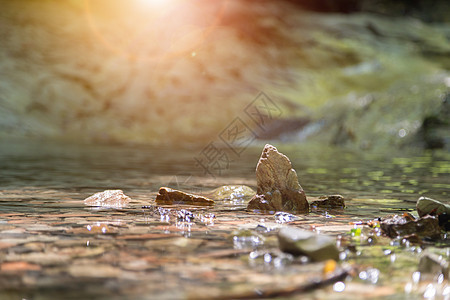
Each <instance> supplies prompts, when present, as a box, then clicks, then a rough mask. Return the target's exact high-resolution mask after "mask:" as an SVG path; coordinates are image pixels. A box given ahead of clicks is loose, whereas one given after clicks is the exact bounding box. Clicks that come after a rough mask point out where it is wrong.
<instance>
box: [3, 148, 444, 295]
mask: <svg viewBox="0 0 450 300" xmlns="http://www.w3.org/2000/svg"><path fill="white" fill-rule="evenodd" d="M276 146H278V149H279V150H280V151H281V152H283V153H285V154H286V155H287V156H288V157H290V158H291V160H292V163H293V165H294V167H295V169H296V170H297V173H298V175H299V178H300V183H301V184H302V186H303V188H304V190H305V191H306V193H307V195H309V196H320V195H325V194H342V195H343V196H344V197H345V198H346V204H347V208H346V209H337V210H329V211H323V210H316V211H313V212H312V213H310V214H309V215H298V216H293V215H289V214H284V215H280V214H277V215H275V216H271V215H261V214H256V213H250V212H246V211H245V210H244V208H245V202H243V201H235V202H231V201H228V202H226V201H224V202H222V203H217V205H216V206H215V207H214V208H198V207H169V206H166V207H156V206H154V201H153V200H154V198H155V195H156V193H157V191H158V189H159V187H161V186H171V187H173V188H179V189H182V190H188V191H195V192H199V193H208V192H210V191H211V190H212V189H214V188H216V187H218V186H221V185H230V184H233V185H237V184H245V185H249V186H251V187H253V188H254V187H255V184H256V181H255V174H254V172H255V166H256V162H257V160H258V158H259V156H260V152H261V149H262V147H263V144H259V145H257V144H255V145H253V146H252V147H250V148H248V149H245V151H242V153H241V154H240V155H239V156H235V157H234V158H233V160H232V161H231V162H230V165H229V166H228V167H227V168H225V169H222V170H221V176H216V177H212V176H209V174H208V173H206V172H205V170H204V169H202V168H200V167H199V166H198V164H196V162H195V159H194V158H195V156H196V155H197V154H198V153H199V151H201V150H202V149H167V148H157V147H152V148H150V147H146V146H105V145H104V146H92V145H69V144H61V143H40V142H36V141H27V142H24V141H8V142H6V141H2V143H1V145H0V277H1V278H0V296H5V295H12V296H13V297H15V298H17V297H22V298H24V297H27V295H28V297H31V298H32V296H33V295H37V294H42V295H44V297H43V298H52V297H54V298H55V297H56V298H58V297H59V296H60V295H61V293H63V292H64V294H65V296H67V297H65V298H66V299H71V298H74V299H76V298H77V297H78V298H79V297H80V294H79V289H80V287H83V290H84V292H83V293H85V294H83V296H84V297H85V298H86V297H88V298H89V297H92V298H95V297H99V296H106V295H108V297H109V298H110V299H112V298H114V297H118V298H120V297H121V296H123V297H124V298H126V295H133V297H134V298H136V299H141V298H142V299H152V297H147V296H142V295H158V298H169V299H171V298H185V297H186V296H190V297H192V298H198V297H199V294H198V293H199V292H201V291H205V290H206V289H207V290H208V293H209V292H211V293H213V294H211V295H222V294H223V293H224V292H230V293H231V294H229V295H234V294H239V293H241V292H242V293H244V294H245V292H246V291H248V289H251V290H255V287H258V286H262V287H264V283H265V282H269V281H270V282H272V281H273V280H275V281H276V280H281V279H282V278H281V277H280V278H281V279H276V278H273V276H271V274H270V272H274V270H277V272H285V270H290V271H289V272H288V274H290V275H289V276H294V275H293V274H295V276H298V278H297V277H295V278H296V279H295V278H291V279H290V280H292V282H299V281H300V282H303V281H305V280H306V278H309V277H310V276H312V275H308V274H316V273H317V266H316V265H314V264H313V265H311V266H309V264H306V265H305V264H304V262H302V261H301V260H300V261H298V262H296V261H295V260H293V259H292V258H289V259H286V257H285V256H286V255H285V254H282V253H279V252H274V251H275V250H276V249H275V250H274V247H275V248H276V241H275V240H274V237H273V235H272V233H271V232H273V231H274V230H276V229H277V228H279V227H280V226H285V225H286V224H290V225H292V226H299V227H302V228H305V229H314V230H316V231H317V232H326V233H327V232H328V233H330V234H334V235H336V234H342V233H343V232H344V233H345V232H349V231H350V229H351V228H352V226H353V225H348V224H349V222H355V221H360V220H368V219H373V218H376V217H378V216H383V215H388V214H393V213H402V212H403V211H414V209H415V201H416V200H417V199H418V198H419V197H420V196H422V195H425V196H428V197H432V198H436V199H438V200H441V201H447V199H448V193H449V192H450V181H449V178H450V176H449V175H450V154H449V153H448V152H441V151H435V152H423V151H414V150H409V151H390V152H389V153H365V152H361V151H352V150H345V149H335V148H328V147H323V146H320V147H319V146H315V145H276ZM105 189H123V190H124V192H125V194H127V195H129V196H130V197H131V198H132V199H133V201H132V202H131V204H130V205H129V206H128V207H127V208H124V209H117V210H108V209H97V210H93V209H89V208H86V207H84V205H83V202H82V201H81V200H83V199H84V198H86V197H88V196H90V195H92V194H93V193H95V192H99V191H103V190H105ZM333 226H338V229H337V231H333V230H336V229H334V227H333ZM339 226H340V227H339ZM242 229H244V230H249V229H250V235H249V236H246V235H244V236H237V235H234V233H233V232H236V230H242ZM233 235H234V237H233ZM186 238H188V239H186ZM339 238H342V239H343V240H342V241H343V242H342V243H344V242H345V239H346V238H345V237H341V236H339ZM348 238H350V235H349V237H348ZM372 238H375V237H372ZM256 239H257V240H258V243H254V241H255V240H256ZM377 239H378V237H377ZM378 242H379V241H378ZM339 243H341V240H339ZM370 244H373V241H372V242H371V243H370ZM387 244H388V245H389V242H388V243H387ZM400 245H401V243H400ZM268 249H269V250H268ZM373 249H374V250H372V252H370V251H368V252H367V253H369V254H367V253H366V256H364V255H363V256H361V251H359V254H358V251H357V252H355V253H356V254H355V253H351V252H342V253H341V254H342V255H343V256H342V260H347V259H349V257H350V258H351V257H352V256H353V258H351V259H353V260H355V261H356V262H358V261H360V262H363V263H364V265H368V266H370V265H374V264H376V263H378V262H382V263H383V264H387V263H389V264H391V263H392V260H391V258H392V255H391V254H390V256H389V258H386V255H385V251H386V250H389V251H390V252H389V253H391V250H392V253H394V252H393V251H394V250H393V248H392V247H391V248H388V249H385V248H383V249H380V248H376V247H375V248H373ZM414 249H416V250H402V251H413V252H414V255H413V257H414V259H417V255H418V252H417V248H414ZM364 251H366V250H364ZM364 251H363V253H364ZM376 251H379V253H378V252H376ZM255 253H258V257H260V258H261V259H254V258H252V257H251V255H255ZM373 253H375V254H373ZM394 254H395V253H394ZM249 255H250V256H249ZM283 255H284V256H283ZM367 255H368V256H367ZM371 255H372V256H371ZM444 256H445V255H444ZM448 256H449V254H447V256H446V257H447V258H448ZM239 257H240V258H241V259H237V258H239ZM243 257H244V258H245V257H247V258H248V257H250V258H249V261H250V263H248V262H246V260H245V259H242V258H243ZM396 257H397V259H396V261H402V259H404V260H405V261H406V262H409V263H410V260H411V258H403V256H402V252H397V256H396ZM405 257H408V255H406V256H405ZM269 258H271V259H270V262H267V260H269ZM277 259H278V260H279V262H280V263H279V265H280V266H281V267H280V268H278V267H276V268H275V267H274V266H275V265H276V264H275V265H274V263H275V262H277V261H278V260H277ZM408 259H409V260H408ZM255 264H256V265H258V264H266V265H267V266H265V267H261V266H259V267H255V266H254V265H255ZM396 264H398V262H397V263H396ZM405 264H406V263H405ZM373 267H374V268H372V269H371V268H368V269H366V270H361V271H360V273H359V277H360V278H361V280H364V281H366V282H368V284H373V285H380V282H378V278H379V277H380V278H381V279H380V281H381V284H382V285H383V284H386V283H383V278H384V279H386V278H387V276H388V275H387V274H386V273H385V272H386V270H387V269H388V268H387V269H381V268H380V267H379V266H373ZM375 267H376V268H375ZM305 268H306V269H305ZM314 268H316V269H314ZM402 268H404V269H405V270H407V272H411V273H412V272H413V271H415V270H414V268H413V267H411V264H409V265H408V266H407V267H404V266H403V265H401V266H400V265H394V266H393V269H392V268H391V269H392V270H395V274H394V275H395V276H397V277H396V279H395V281H396V282H398V283H399V285H401V290H402V293H403V291H404V289H405V288H404V287H405V284H408V282H405V281H404V280H408V279H404V280H403V279H402V276H401V270H402ZM373 270H376V272H378V273H377V277H376V278H377V281H376V282H375V283H373V281H374V280H372V279H370V278H372V277H373V276H372V275H370V274H372V273H373V272H375V271H373ZM378 270H380V271H381V273H380V271H378ZM269 271H270V272H269ZM306 271H308V272H309V273H308V272H306ZM305 272H306V273H305ZM314 272H316V273H314ZM370 272H372V273H370ZM404 272H406V271H404ZM24 274H25V275H24ZM320 274H321V269H320V268H319V272H318V273H317V276H319V277H320V276H321V275H320ZM361 274H362V275H361ZM363 275H364V276H366V277H367V278H369V277H370V276H372V277H370V278H369V279H370V280H365V279H364V278H362V277H364V276H363ZM369 275H370V276H369ZM233 276H236V278H239V279H236V280H235V279H233V278H234V277H233ZM373 278H375V277H373ZM74 279H76V280H74ZM296 280H297V281H296ZM402 280H403V281H402ZM1 282H6V283H7V284H2V283H1ZM148 282H152V283H154V284H153V285H148V284H147V283H148ZM223 282H227V284H225V285H224V284H223ZM243 282H244V283H246V284H242V283H243ZM98 284H101V288H100V289H98V288H97V286H98ZM283 284H284V285H285V284H286V282H284V281H283V282H280V285H281V286H283ZM347 284H348V283H347ZM347 284H345V283H343V282H340V281H339V282H338V283H336V284H335V285H334V287H333V286H332V287H331V291H332V290H333V289H334V291H336V292H339V293H341V292H343V291H344V289H345V288H346V285H347ZM387 284H389V283H387ZM25 287H26V288H25ZM56 287H60V289H58V288H56ZM408 287H409V286H408ZM414 289H415V291H419V288H418V287H417V286H414ZM414 289H413V288H412V287H409V288H408V289H407V290H408V293H410V292H411V291H412V290H414ZM21 291H22V292H21ZM116 291H119V292H120V293H115V292H116ZM329 291H330V290H329ZM384 291H386V290H384ZM397 292H398V289H394V291H393V293H397ZM71 293H73V294H71ZM214 293H215V294H214ZM233 293H234V294H233ZM361 293H362V292H361ZM420 293H422V292H420ZM30 295H31V296H30ZM138 295H140V296H142V297H140V296H138ZM208 295H210V294H208ZM318 295H319V296H318V297H319V298H320V297H321V296H320V293H319V294H318ZM361 295H363V293H362V294H361ZM113 296H114V297H113ZM328 296H329V295H328ZM211 297H212V296H211ZM0 298H2V297H0ZM56 298H55V299H56ZM2 299H3V298H2Z"/></svg>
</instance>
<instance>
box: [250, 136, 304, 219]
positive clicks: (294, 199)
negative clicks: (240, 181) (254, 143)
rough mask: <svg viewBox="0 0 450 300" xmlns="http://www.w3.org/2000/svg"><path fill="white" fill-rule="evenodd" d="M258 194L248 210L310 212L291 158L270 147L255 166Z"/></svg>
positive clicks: (263, 152)
mask: <svg viewBox="0 0 450 300" xmlns="http://www.w3.org/2000/svg"><path fill="white" fill-rule="evenodd" d="M256 183H257V192H256V195H255V196H254V197H253V198H252V199H251V200H250V202H249V204H248V206H247V208H248V209H252V210H253V209H257V210H262V211H289V212H297V213H307V212H308V211H309V204H308V201H307V200H306V195H305V192H304V191H303V189H302V187H301V186H300V183H299V182H298V178H297V173H296V172H295V170H294V169H293V168H292V164H291V161H290V160H289V158H288V157H287V156H285V155H283V154H281V153H280V152H278V150H277V148H275V147H274V146H272V145H269V144H267V145H266V146H265V147H264V149H263V151H262V154H261V158H260V159H259V161H258V165H257V166H256Z"/></svg>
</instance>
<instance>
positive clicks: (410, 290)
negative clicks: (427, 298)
mask: <svg viewBox="0 0 450 300" xmlns="http://www.w3.org/2000/svg"><path fill="white" fill-rule="evenodd" d="M412 289H413V284H412V283H411V282H408V283H407V284H406V285H405V293H407V294H410V293H411V292H412Z"/></svg>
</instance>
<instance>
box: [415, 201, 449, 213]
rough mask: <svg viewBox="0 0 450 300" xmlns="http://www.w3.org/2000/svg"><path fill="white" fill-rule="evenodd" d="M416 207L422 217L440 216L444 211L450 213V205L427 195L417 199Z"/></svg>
mask: <svg viewBox="0 0 450 300" xmlns="http://www.w3.org/2000/svg"><path fill="white" fill-rule="evenodd" d="M416 208H417V213H418V214H419V216H420V217H423V216H425V215H430V216H438V215H440V214H443V213H446V214H447V215H450V205H448V204H444V203H442V202H440V201H437V200H434V199H431V198H427V197H420V198H419V200H417V204H416Z"/></svg>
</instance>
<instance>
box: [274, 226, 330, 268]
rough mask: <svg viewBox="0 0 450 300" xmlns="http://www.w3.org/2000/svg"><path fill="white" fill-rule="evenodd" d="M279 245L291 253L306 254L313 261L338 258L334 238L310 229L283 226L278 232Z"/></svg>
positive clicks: (284, 250)
mask: <svg viewBox="0 0 450 300" xmlns="http://www.w3.org/2000/svg"><path fill="white" fill-rule="evenodd" d="M278 243H279V247H280V249H281V250H282V251H283V252H287V253H291V254H293V255H306V256H308V257H309V258H310V259H311V260H313V261H324V260H328V259H334V260H336V261H337V260H338V259H339V250H338V248H337V247H336V241H335V239H334V238H332V237H330V236H326V235H318V234H315V233H313V232H310V231H306V230H302V229H298V228H294V227H284V228H281V229H280V231H279V232H278Z"/></svg>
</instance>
